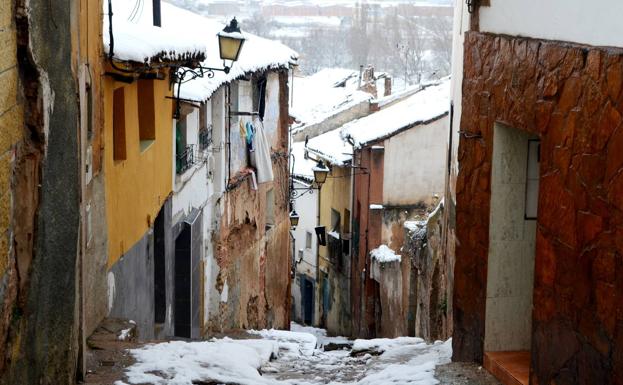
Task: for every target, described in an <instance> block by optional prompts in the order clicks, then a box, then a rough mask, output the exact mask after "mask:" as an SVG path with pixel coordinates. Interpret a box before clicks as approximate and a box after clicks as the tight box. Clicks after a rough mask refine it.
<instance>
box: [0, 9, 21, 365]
mask: <svg viewBox="0 0 623 385" xmlns="http://www.w3.org/2000/svg"><path fill="white" fill-rule="evenodd" d="M13 3H14V2H12V1H2V2H0V84H2V87H0V307H1V310H0V357H4V352H5V344H6V338H7V330H8V327H9V322H10V314H11V308H12V306H13V302H14V300H15V297H16V295H17V289H16V283H15V282H16V278H15V276H16V267H15V257H14V254H13V253H12V248H11V247H10V245H11V244H12V243H13V242H12V239H13V237H12V231H11V214H12V196H13V194H12V187H11V184H12V178H13V170H14V167H15V151H16V149H17V145H18V143H19V142H20V141H21V139H22V129H23V124H24V120H23V114H24V112H23V111H24V107H23V105H22V103H20V102H19V101H18V94H19V90H18V84H19V81H18V73H19V72H18V66H17V34H16V29H15V17H14V13H13V12H14V10H13V6H14V4H13ZM3 364H4V360H0V372H1V371H2V369H3V366H4V365H3Z"/></svg>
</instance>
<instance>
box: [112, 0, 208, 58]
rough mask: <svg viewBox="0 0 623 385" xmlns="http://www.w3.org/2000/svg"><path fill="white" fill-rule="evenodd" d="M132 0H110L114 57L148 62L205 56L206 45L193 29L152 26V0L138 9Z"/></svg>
mask: <svg viewBox="0 0 623 385" xmlns="http://www.w3.org/2000/svg"><path fill="white" fill-rule="evenodd" d="M134 3H135V2H128V1H120V0H114V1H113V2H112V7H113V8H112V9H113V42H114V46H113V54H114V58H115V59H117V60H120V61H134V62H139V63H151V62H157V61H187V60H188V59H198V60H201V59H203V58H204V57H205V53H206V45H205V42H204V41H203V39H201V38H200V36H197V35H195V34H193V33H192V31H187V30H186V29H180V28H171V27H170V26H166V25H164V24H163V26H162V27H155V26H153V10H152V7H151V2H148V3H149V4H147V5H145V4H144V7H143V8H141V9H136V8H134V5H135V4H134ZM103 5H104V23H103V27H104V28H103V38H104V51H105V52H106V53H107V54H108V53H109V52H110V33H109V25H110V23H109V12H108V1H104V2H103ZM164 5H165V4H163V6H164ZM163 16H164V15H163Z"/></svg>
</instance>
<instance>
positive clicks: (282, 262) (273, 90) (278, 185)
mask: <svg viewBox="0 0 623 385" xmlns="http://www.w3.org/2000/svg"><path fill="white" fill-rule="evenodd" d="M267 78H268V83H267V91H266V97H267V99H266V114H267V115H266V116H265V119H264V128H265V131H266V134H267V137H268V139H269V142H270V143H269V144H270V146H271V150H272V163H273V173H274V177H275V179H274V181H272V182H267V183H263V184H260V185H259V186H258V190H253V189H252V188H251V181H250V178H249V177H248V176H247V177H243V178H242V179H241V182H240V183H238V184H236V185H230V187H229V188H228V189H227V190H226V191H225V192H224V194H223V196H222V197H220V198H218V199H217V200H216V201H214V202H213V204H214V207H215V208H214V210H215V211H214V212H215V215H216V216H215V220H216V223H215V225H214V226H213V229H214V231H213V232H212V234H213V236H212V248H213V255H214V257H213V258H212V257H210V256H208V260H207V269H206V275H207V277H206V284H207V287H206V289H205V290H206V302H207V304H206V305H205V306H206V308H207V310H208V314H207V315H205V317H206V318H207V325H206V333H207V334H208V335H210V334H214V333H219V332H222V331H227V330H231V329H238V328H256V329H257V328H265V327H269V328H270V327H274V328H281V329H287V328H288V327H289V323H290V306H291V304H290V301H291V296H290V289H291V287H290V268H291V260H290V257H291V256H290V235H289V230H290V222H289V216H288V214H289V210H288V175H289V174H288V158H287V146H288V126H289V123H288V122H289V115H288V83H287V82H288V72H287V71H277V72H270V73H268V74H267ZM250 94H251V92H250V90H246V91H245V90H244V87H243V90H242V93H241V94H240V95H247V96H249V95H250ZM239 102H240V101H239ZM249 105H250V101H248V100H242V103H240V106H241V107H240V108H241V109H242V108H246V107H248V106H249ZM245 106H246V107H245ZM217 107H218V108H220V111H223V110H222V107H221V105H220V99H219V96H218V94H217V95H216V99H215V97H213V101H212V109H213V119H217V120H219V121H220V112H218V111H217V109H216V108H217ZM215 128H216V126H215ZM215 132H216V129H215ZM230 135H231V136H230V137H231V138H232V141H231V143H232V144H231V145H232V157H233V158H234V160H233V161H234V164H233V165H232V177H233V176H234V175H238V176H240V174H237V173H239V172H240V171H242V170H241V168H242V165H243V164H246V162H244V163H240V162H241V160H240V157H239V156H238V155H235V156H234V154H235V153H237V152H241V153H242V151H243V150H242V149H240V148H237V147H236V146H243V148H245V150H244V151H246V145H245V144H244V143H243V142H242V141H235V140H233V138H234V137H236V136H238V137H239V136H240V134H239V127H238V122H237V120H236V119H232V127H231V131H230ZM224 137H227V135H224ZM223 144H224V145H225V146H226V143H223ZM225 146H224V147H223V149H224V150H223V151H222V153H223V155H224V156H226V154H227V151H226V147H225ZM223 161H224V162H227V158H223ZM225 164H226V163H225ZM236 164H239V166H237V167H238V168H236V167H234V166H235V165H236ZM226 168H227V166H225V170H223V171H224V172H225V173H224V174H221V175H226ZM216 177H217V178H218V175H217V176H216ZM269 190H272V194H273V196H274V205H273V207H274V223H273V224H272V226H268V227H267V224H268V222H267V219H268V218H267V212H268V210H267V208H268V206H269V205H268V203H267V197H268V191H269ZM225 293H226V294H225Z"/></svg>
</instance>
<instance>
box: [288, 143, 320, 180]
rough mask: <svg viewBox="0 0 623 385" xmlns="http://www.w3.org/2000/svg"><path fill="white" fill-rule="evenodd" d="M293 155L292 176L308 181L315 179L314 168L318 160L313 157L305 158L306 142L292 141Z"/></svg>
mask: <svg viewBox="0 0 623 385" xmlns="http://www.w3.org/2000/svg"><path fill="white" fill-rule="evenodd" d="M291 151H292V155H293V156H294V159H293V160H292V163H293V168H294V169H293V171H292V176H293V177H294V178H297V179H302V180H304V181H306V182H313V181H314V172H313V168H314V167H315V166H316V162H314V161H313V160H312V159H309V158H307V159H306V158H305V143H303V142H295V143H292V150H291Z"/></svg>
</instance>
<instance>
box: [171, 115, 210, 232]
mask: <svg viewBox="0 0 623 385" xmlns="http://www.w3.org/2000/svg"><path fill="white" fill-rule="evenodd" d="M199 127H200V126H199V109H198V108H194V109H193V110H192V112H191V113H189V114H188V115H187V116H186V143H187V144H193V145H195V148H198V145H199ZM173 153H175V141H173ZM207 199H208V181H207V168H206V163H205V162H203V161H199V162H198V163H196V164H195V165H193V166H192V167H191V168H190V169H188V170H186V171H185V172H184V173H183V174H181V175H177V174H176V175H175V177H174V180H173V199H172V204H173V222H174V223H175V222H177V221H179V220H180V219H181V218H183V217H184V216H185V215H187V214H188V213H190V211H191V210H192V209H193V207H194V208H198V209H201V208H203V207H204V206H205V204H206V202H207Z"/></svg>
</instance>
